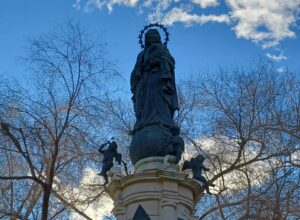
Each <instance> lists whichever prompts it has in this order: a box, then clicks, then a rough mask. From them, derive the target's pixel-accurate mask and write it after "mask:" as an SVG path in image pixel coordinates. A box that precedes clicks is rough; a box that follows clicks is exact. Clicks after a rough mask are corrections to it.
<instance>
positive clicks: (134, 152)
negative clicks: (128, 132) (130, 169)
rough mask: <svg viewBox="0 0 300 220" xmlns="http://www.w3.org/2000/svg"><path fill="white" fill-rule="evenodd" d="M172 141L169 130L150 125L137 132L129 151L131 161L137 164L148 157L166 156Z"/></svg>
mask: <svg viewBox="0 0 300 220" xmlns="http://www.w3.org/2000/svg"><path fill="white" fill-rule="evenodd" d="M172 140H173V136H172V134H171V132H170V131H169V129H167V128H164V127H162V126H160V125H150V126H146V127H144V128H143V129H141V130H138V131H136V133H135V134H134V135H133V138H132V142H131V145H130V149H129V152H130V158H131V161H132V162H133V164H136V162H138V161H139V160H141V159H144V158H147V157H154V156H161V157H164V156H166V155H167V154H169V151H168V148H169V145H170V144H171V143H172Z"/></svg>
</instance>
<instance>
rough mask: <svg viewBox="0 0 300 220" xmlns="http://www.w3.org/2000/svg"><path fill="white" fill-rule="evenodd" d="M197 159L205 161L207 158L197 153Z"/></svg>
mask: <svg viewBox="0 0 300 220" xmlns="http://www.w3.org/2000/svg"><path fill="white" fill-rule="evenodd" d="M196 160H198V161H199V162H201V163H202V162H203V161H204V160H205V157H204V156H203V155H201V154H199V155H197V157H196Z"/></svg>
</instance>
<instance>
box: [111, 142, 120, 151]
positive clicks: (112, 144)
mask: <svg viewBox="0 0 300 220" xmlns="http://www.w3.org/2000/svg"><path fill="white" fill-rule="evenodd" d="M109 148H110V149H111V150H114V151H115V150H117V148H118V145H117V143H116V142H115V141H112V142H111V143H110V144H109Z"/></svg>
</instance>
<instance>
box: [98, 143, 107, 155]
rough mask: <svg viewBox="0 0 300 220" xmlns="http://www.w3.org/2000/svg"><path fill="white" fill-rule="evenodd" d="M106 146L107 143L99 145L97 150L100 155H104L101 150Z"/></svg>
mask: <svg viewBox="0 0 300 220" xmlns="http://www.w3.org/2000/svg"><path fill="white" fill-rule="evenodd" d="M106 144H107V143H104V144H101V146H100V148H99V149H98V151H99V153H100V154H104V150H103V148H104V147H105V145H106Z"/></svg>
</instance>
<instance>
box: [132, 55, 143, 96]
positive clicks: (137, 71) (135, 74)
mask: <svg viewBox="0 0 300 220" xmlns="http://www.w3.org/2000/svg"><path fill="white" fill-rule="evenodd" d="M142 69H143V52H141V53H139V55H138V57H137V60H136V63H135V66H134V68H133V70H132V72H131V76H130V87H131V92H132V94H135V89H136V86H137V84H138V82H139V81H140V78H141V75H142V71H143V70H142Z"/></svg>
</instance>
